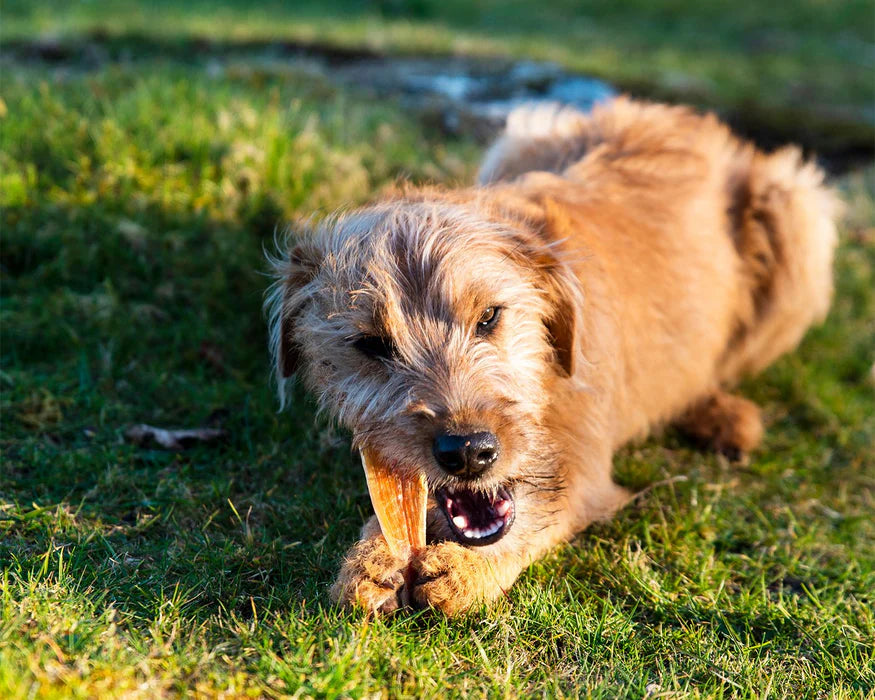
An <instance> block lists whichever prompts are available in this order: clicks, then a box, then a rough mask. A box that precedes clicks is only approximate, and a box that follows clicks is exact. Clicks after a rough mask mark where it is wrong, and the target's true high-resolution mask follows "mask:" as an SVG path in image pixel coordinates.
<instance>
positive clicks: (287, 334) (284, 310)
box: [275, 244, 320, 379]
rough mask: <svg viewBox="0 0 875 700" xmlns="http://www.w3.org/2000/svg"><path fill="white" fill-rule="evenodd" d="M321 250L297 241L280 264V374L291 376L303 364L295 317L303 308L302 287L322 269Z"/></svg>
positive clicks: (277, 357)
mask: <svg viewBox="0 0 875 700" xmlns="http://www.w3.org/2000/svg"><path fill="white" fill-rule="evenodd" d="M319 257H320V256H319V254H318V251H317V250H316V248H315V247H313V246H312V245H308V244H299V245H296V246H295V247H294V248H292V250H291V251H290V252H289V254H288V257H287V259H286V260H284V261H282V262H281V263H280V264H279V268H280V270H279V271H280V275H281V277H280V290H281V292H280V293H281V294H282V301H281V302H280V304H279V307H278V309H277V310H276V313H278V314H279V317H278V319H276V320H275V323H277V324H278V328H277V331H278V333H279V338H277V339H276V341H278V342H277V346H276V361H277V370H278V373H279V376H280V377H282V378H283V379H285V378H288V377H291V376H292V375H293V374H294V373H295V372H296V371H297V370H298V367H299V366H300V364H301V351H300V347H299V346H298V344H297V343H296V342H295V319H296V318H297V317H298V314H299V313H300V311H301V305H302V302H303V300H302V299H301V290H302V289H303V288H304V286H306V285H307V284H308V283H309V282H310V281H312V280H313V278H314V277H315V276H316V273H317V272H318V270H319Z"/></svg>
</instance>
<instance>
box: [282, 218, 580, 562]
mask: <svg viewBox="0 0 875 700" xmlns="http://www.w3.org/2000/svg"><path fill="white" fill-rule="evenodd" d="M472 210H473V211H472ZM279 272H280V283H279V284H278V286H277V289H276V292H275V296H276V299H275V303H274V311H273V318H272V320H273V324H272V326H273V329H274V338H273V345H274V348H275V352H276V355H277V362H278V369H279V373H280V374H281V375H282V376H283V377H286V376H289V375H291V374H292V373H295V372H298V373H299V374H302V375H303V376H304V378H305V381H306V383H307V385H308V387H309V388H310V389H311V390H312V391H313V392H315V394H316V395H317V397H318V399H319V403H320V407H321V409H322V410H324V411H326V412H328V413H330V414H331V415H332V416H333V417H334V418H336V419H337V420H338V421H339V422H341V423H342V424H343V425H345V426H346V427H347V428H349V430H351V432H352V435H353V442H354V446H355V447H358V448H363V447H367V448H368V449H370V450H372V451H375V452H376V453H377V454H379V455H380V457H381V459H382V460H384V461H388V462H389V463H392V464H395V465H398V468H399V469H405V470H408V471H414V470H417V471H420V472H422V473H424V474H425V476H426V478H427V481H428V484H429V491H430V494H431V496H432V497H433V500H434V505H435V506H437V508H438V510H437V511H435V510H434V509H432V511H431V514H430V524H429V530H430V535H433V533H434V532H437V533H438V535H439V536H443V537H451V538H453V539H455V540H457V541H459V542H461V543H463V544H466V545H479V546H486V545H491V544H494V543H496V542H498V541H499V540H501V539H502V538H504V537H505V536H506V535H507V534H508V533H509V532H511V531H512V530H514V529H515V528H514V521H515V520H516V521H517V522H518V523H523V522H525V521H526V520H528V519H529V517H531V518H535V517H540V515H541V514H535V513H534V509H533V508H531V507H527V501H531V500H533V499H536V500H537V501H538V504H539V507H542V504H543V500H544V494H545V493H549V492H550V490H551V489H553V488H555V487H556V478H557V477H556V474H555V469H553V468H552V466H553V462H554V459H555V451H556V446H555V445H554V444H553V443H552V440H551V437H550V435H549V432H548V431H547V430H546V429H545V427H544V421H545V413H546V411H547V410H548V405H549V395H550V391H549V386H550V383H551V382H553V381H554V380H555V378H556V377H557V376H559V375H561V374H562V373H570V372H571V371H572V368H571V358H572V357H573V347H572V345H573V338H574V318H575V314H576V310H577V304H576V302H575V300H574V299H573V290H572V289H570V288H569V286H568V284H567V283H566V281H565V279H564V275H566V274H567V271H565V270H564V266H563V265H562V264H561V263H559V261H558V260H557V259H556V258H555V256H554V255H553V254H552V252H551V250H550V249H549V248H548V247H546V246H544V245H543V244H542V243H541V242H540V241H539V240H538V239H537V237H536V236H534V234H533V233H532V232H531V231H530V230H529V229H527V228H526V227H525V226H523V225H520V224H516V225H514V224H512V223H511V222H509V221H507V220H504V221H501V220H499V221H490V220H488V219H487V218H485V217H483V216H482V215H478V213H477V210H476V209H474V208H473V207H463V206H458V205H455V204H445V203H440V204H435V203H427V202H425V203H424V202H404V201H402V202H401V203H397V202H396V203H391V204H386V205H382V206H377V207H373V208H370V209H365V210H362V211H359V212H357V213H354V214H351V215H347V216H345V217H343V218H340V219H337V220H334V221H332V222H331V223H330V224H326V225H324V226H323V227H322V228H321V229H320V230H319V231H317V232H316V233H315V235H313V236H311V237H310V238H309V240H307V242H304V243H302V244H301V245H299V246H298V247H296V248H295V249H294V250H293V251H292V252H291V254H290V257H289V259H288V260H287V261H284V262H283V263H280V271H279ZM441 514H442V516H443V517H439V516H440V515H441ZM527 516H529V517H527ZM519 527H521V526H520V525H518V526H517V528H519Z"/></svg>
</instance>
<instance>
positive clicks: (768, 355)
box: [268, 99, 838, 613]
mask: <svg viewBox="0 0 875 700" xmlns="http://www.w3.org/2000/svg"><path fill="white" fill-rule="evenodd" d="M837 211H838V201H837V199H836V198H835V197H834V195H833V194H832V193H831V192H830V191H829V190H828V189H826V188H825V187H824V185H823V175H822V173H821V172H820V171H819V170H818V169H817V168H816V167H815V166H814V165H811V164H804V163H803V162H802V161H801V157H800V154H799V151H798V150H796V149H794V148H786V149H783V150H780V151H778V152H776V153H774V154H771V155H766V154H764V153H761V152H759V151H757V150H756V149H755V148H754V147H753V146H751V145H749V144H747V143H744V142H742V141H740V140H739V139H737V138H735V137H734V136H733V135H732V134H731V133H730V131H729V130H728V129H727V128H726V127H725V126H723V125H722V124H720V123H719V122H718V121H717V119H715V118H714V117H713V116H699V115H697V114H694V113H693V112H692V111H690V110H688V109H684V108H678V107H666V106H659V105H649V104H643V103H640V102H634V101H631V100H628V99H617V100H614V101H613V102H611V103H609V104H606V105H604V106H601V107H598V108H596V109H595V110H594V112H593V113H592V114H591V115H584V114H581V113H579V112H577V111H574V110H571V109H560V108H558V107H552V108H544V107H540V108H528V109H522V110H518V111H516V112H514V113H513V114H512V115H511V117H510V119H509V121H508V126H507V129H506V131H505V133H504V134H503V135H502V136H501V138H500V139H499V140H498V142H497V143H496V144H495V145H494V146H493V147H492V149H491V150H490V151H489V152H488V154H487V156H486V159H485V162H484V165H483V167H482V171H481V173H480V182H479V185H478V186H477V187H472V188H470V189H462V190H452V191H445V190H440V189H418V188H415V189H406V190H402V191H400V192H398V193H395V194H394V195H391V196H388V197H384V198H382V199H381V200H380V201H378V202H377V203H375V204H373V205H371V206H368V207H365V208H363V209H360V210H358V211H355V212H353V213H347V214H344V215H342V216H338V217H336V218H332V219H330V220H328V221H326V222H325V223H323V224H322V225H321V226H320V227H318V230H316V231H314V232H311V234H310V235H308V236H305V237H303V238H302V239H301V240H299V241H298V243H297V245H296V246H295V247H294V248H293V249H292V250H291V251H289V253H288V254H287V255H286V256H285V257H284V259H283V260H280V261H278V262H277V273H278V277H279V282H278V284H277V286H276V288H275V291H274V293H273V295H272V296H271V298H270V299H269V302H268V306H269V309H270V315H271V320H272V331H273V333H272V345H273V351H274V353H275V356H276V362H277V371H278V373H279V375H280V377H281V378H286V377H289V376H291V375H292V374H294V373H295V372H298V373H299V374H300V375H301V376H302V377H303V378H304V380H305V381H306V384H307V386H308V387H309V388H310V389H311V390H312V391H313V392H315V394H316V395H317V396H318V399H319V403H320V406H321V407H322V409H323V410H325V411H326V412H327V413H329V414H331V415H332V416H333V417H334V418H336V420H337V421H339V422H340V423H341V424H343V425H344V426H346V427H348V428H349V430H350V431H351V432H352V439H353V444H354V446H355V447H357V448H362V447H367V448H368V449H370V450H371V451H373V452H375V453H377V454H379V455H381V456H382V458H383V459H384V460H386V461H388V462H389V463H394V464H402V465H405V469H413V470H418V471H421V473H424V475H425V476H426V478H427V482H428V488H429V506H428V520H427V521H428V526H427V533H428V546H427V547H426V549H425V550H424V551H422V552H421V553H420V555H419V556H417V557H416V558H415V559H414V561H413V562H412V564H411V567H412V568H411V569H407V562H403V561H400V560H397V559H395V558H394V557H393V555H392V554H391V553H390V552H389V550H388V548H387V545H386V541H385V540H384V539H383V537H382V534H381V533H380V526H379V524H378V523H377V522H376V519H374V518H372V519H371V521H370V522H368V523H367V524H366V525H365V527H364V531H363V535H362V538H363V539H362V540H361V541H360V542H359V543H358V544H356V545H355V546H354V547H353V548H352V550H351V551H350V552H349V554H348V555H347V557H346V559H345V561H344V564H343V568H342V570H341V572H340V576H339V578H338V580H337V582H336V583H335V585H334V587H333V589H332V594H333V596H334V598H335V599H337V600H339V601H341V602H344V603H356V604H359V605H361V606H363V607H364V608H366V609H368V610H371V611H379V612H388V611H391V610H394V609H395V608H397V607H398V606H399V605H405V604H410V605H414V606H433V607H436V608H439V609H441V610H443V611H444V612H446V613H456V612H459V611H462V610H465V609H467V608H469V607H470V606H472V605H474V604H475V603H480V602H485V601H489V600H491V599H495V598H496V597H498V596H500V595H501V594H502V592H503V591H505V590H506V589H507V588H508V587H510V585H511V584H512V583H513V582H514V580H515V579H516V578H517V576H518V575H519V573H520V571H522V569H524V568H525V567H526V566H527V565H528V564H529V563H530V562H532V561H533V560H535V559H536V558H538V557H539V556H541V555H542V554H544V553H545V552H546V551H547V550H548V549H550V548H551V547H552V546H553V545H555V544H556V543H559V542H562V541H564V540H567V539H568V538H570V537H572V536H573V535H574V534H575V533H577V532H579V531H580V530H582V529H583V528H585V527H586V526H587V525H588V524H589V523H590V522H592V521H594V520H597V519H601V518H607V517H609V516H610V515H611V514H612V513H613V512H614V511H615V510H616V509H617V508H618V507H620V506H621V505H623V504H624V503H625V502H627V497H628V494H627V492H626V491H625V490H624V489H622V488H620V487H619V486H617V485H615V484H614V482H613V481H612V480H611V457H612V454H613V452H614V451H615V450H616V449H617V448H618V447H619V446H620V445H622V444H623V443H625V442H627V441H629V440H631V439H633V438H640V437H642V436H644V435H647V433H648V432H650V431H651V430H653V429H654V428H655V427H659V426H663V425H665V424H667V423H670V422H675V423H677V424H679V425H680V426H681V427H682V428H683V429H685V430H686V431H687V432H689V433H690V434H692V435H693V436H694V437H695V438H696V439H698V440H700V441H702V442H704V443H707V444H709V445H710V446H712V447H713V448H716V449H718V450H722V451H724V452H726V453H729V454H732V455H738V454H740V453H743V452H745V451H747V450H750V449H751V448H753V447H755V446H756V445H757V443H758V442H759V441H760V437H761V435H762V424H761V421H760V414H759V410H758V408H757V406H756V405H755V404H753V403H752V402H750V401H748V400H746V399H744V398H742V397H740V396H737V395H733V394H731V393H727V391H728V389H729V388H731V387H732V386H733V385H734V384H736V382H738V380H739V379H740V378H741V377H742V376H744V375H750V374H752V373H755V372H758V371H760V370H762V369H763V368H764V367H766V366H767V365H768V364H769V363H771V362H773V361H774V360H775V359H776V358H777V357H778V356H779V355H781V354H782V353H785V352H787V351H788V350H791V349H792V348H794V347H795V346H796V345H797V343H798V342H799V340H800V339H801V338H802V336H803V334H804V333H805V331H806V329H807V328H808V327H809V326H810V325H811V324H812V323H815V322H817V321H820V320H821V319H822V318H823V317H824V315H825V314H826V312H827V309H828V306H829V303H830V296H831V289H832V275H831V265H832V258H833V249H834V247H835V244H836V232H835V225H834V221H835V218H836V215H837ZM282 383H283V382H282V381H281V382H280V384H281V395H282ZM402 569H404V570H406V574H407V575H402ZM411 570H412V571H413V576H412V577H411V576H410V571H411Z"/></svg>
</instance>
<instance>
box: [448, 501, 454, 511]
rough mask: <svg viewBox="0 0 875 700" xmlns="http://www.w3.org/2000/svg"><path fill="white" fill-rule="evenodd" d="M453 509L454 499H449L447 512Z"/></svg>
mask: <svg viewBox="0 0 875 700" xmlns="http://www.w3.org/2000/svg"><path fill="white" fill-rule="evenodd" d="M452 507H453V499H452V498H448V499H447V510H449V509H450V508H452Z"/></svg>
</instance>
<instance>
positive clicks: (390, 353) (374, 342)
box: [352, 335, 396, 360]
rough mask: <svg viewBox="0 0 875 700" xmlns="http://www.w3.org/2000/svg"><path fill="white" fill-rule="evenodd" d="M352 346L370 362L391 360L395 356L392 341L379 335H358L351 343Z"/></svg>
mask: <svg viewBox="0 0 875 700" xmlns="http://www.w3.org/2000/svg"><path fill="white" fill-rule="evenodd" d="M352 346H353V347H354V348H355V349H356V350H358V351H359V352H360V353H362V355H366V356H367V357H370V358H371V359H372V360H391V359H392V358H393V357H394V356H395V354H396V349H395V343H393V342H392V339H391V338H384V337H383V336H381V335H360V336H359V337H358V338H356V339H355V340H353V341H352Z"/></svg>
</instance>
